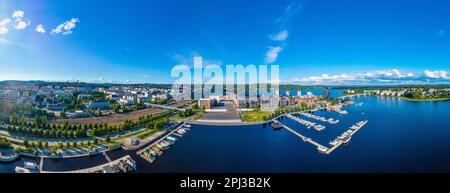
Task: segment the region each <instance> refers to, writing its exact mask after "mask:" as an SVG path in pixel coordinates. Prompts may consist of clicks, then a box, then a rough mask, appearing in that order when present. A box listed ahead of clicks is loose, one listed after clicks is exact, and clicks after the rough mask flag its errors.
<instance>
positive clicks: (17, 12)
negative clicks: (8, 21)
mask: <svg viewBox="0 0 450 193" xmlns="http://www.w3.org/2000/svg"><path fill="white" fill-rule="evenodd" d="M24 15H25V12H23V11H22V10H15V11H14V12H13V14H12V18H14V19H22V18H23V16H24Z"/></svg>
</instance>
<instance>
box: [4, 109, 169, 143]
mask: <svg viewBox="0 0 450 193" xmlns="http://www.w3.org/2000/svg"><path fill="white" fill-rule="evenodd" d="M172 113H173V112H172V111H166V112H163V113H160V114H156V115H149V116H141V117H139V118H138V120H136V121H131V120H126V121H125V122H124V123H123V124H122V125H118V126H112V125H108V124H106V123H102V124H97V123H95V124H92V123H89V124H77V125H76V124H69V123H68V122H64V124H47V125H45V127H41V128H36V127H34V128H33V127H32V126H36V125H35V123H32V122H25V123H23V124H22V125H19V126H7V127H6V128H3V127H0V129H1V130H6V131H10V132H14V133H17V134H20V135H24V136H31V137H43V138H56V139H61V138H64V139H77V138H86V137H88V136H97V137H98V136H103V135H109V134H113V133H119V132H122V131H126V130H130V129H132V128H135V127H138V126H140V125H146V124H147V126H149V125H150V126H151V128H156V127H161V128H162V127H164V125H165V124H167V123H168V122H169V120H168V119H167V117H168V116H169V115H170V114H172ZM88 131H90V133H88Z"/></svg>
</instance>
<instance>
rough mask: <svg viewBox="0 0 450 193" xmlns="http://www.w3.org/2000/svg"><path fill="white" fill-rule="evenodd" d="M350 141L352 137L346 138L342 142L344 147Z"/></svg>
mask: <svg viewBox="0 0 450 193" xmlns="http://www.w3.org/2000/svg"><path fill="white" fill-rule="evenodd" d="M351 139H352V137H347V138H345V139H344V141H343V142H342V143H343V144H344V145H348V144H349V143H350V140H351Z"/></svg>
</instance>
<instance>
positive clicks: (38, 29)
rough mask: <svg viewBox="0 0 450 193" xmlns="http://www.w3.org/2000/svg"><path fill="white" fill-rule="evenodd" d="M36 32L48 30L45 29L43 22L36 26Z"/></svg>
mask: <svg viewBox="0 0 450 193" xmlns="http://www.w3.org/2000/svg"><path fill="white" fill-rule="evenodd" d="M36 32H39V33H41V34H43V33H45V32H46V31H45V28H44V26H43V25H42V24H39V25H37V26H36Z"/></svg>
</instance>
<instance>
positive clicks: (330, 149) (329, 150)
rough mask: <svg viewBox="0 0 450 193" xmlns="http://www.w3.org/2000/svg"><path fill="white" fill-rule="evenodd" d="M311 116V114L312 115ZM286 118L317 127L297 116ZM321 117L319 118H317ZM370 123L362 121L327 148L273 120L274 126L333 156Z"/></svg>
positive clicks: (289, 115)
mask: <svg viewBox="0 0 450 193" xmlns="http://www.w3.org/2000/svg"><path fill="white" fill-rule="evenodd" d="M310 115H311V114H310ZM286 117H288V118H290V119H292V120H295V121H296V122H299V123H300V124H303V125H306V126H313V125H316V124H315V123H312V122H306V123H305V122H304V120H302V119H299V118H297V117H295V116H292V115H291V114H287V115H286ZM316 117H319V116H316ZM367 122H368V120H364V121H360V122H357V123H356V124H354V125H352V126H351V127H350V128H349V129H348V130H346V131H345V132H343V133H342V134H341V135H339V136H338V137H337V138H336V139H334V140H333V141H330V142H329V145H331V147H327V146H325V145H322V144H320V143H318V142H316V141H314V140H313V139H311V138H308V137H306V136H304V135H302V134H300V133H299V132H297V131H295V130H293V129H291V128H290V127H288V126H286V125H284V124H282V123H280V122H279V121H278V120H276V119H275V120H273V124H276V125H281V127H283V128H285V129H286V130H288V131H289V132H291V133H293V134H294V135H296V136H298V137H300V138H301V139H302V140H303V141H304V142H307V143H310V144H312V145H314V146H315V147H316V148H317V150H318V151H319V152H320V153H323V154H331V153H332V152H333V151H334V150H336V149H337V148H338V147H340V146H341V145H342V144H344V145H345V144H348V143H349V142H350V140H351V138H352V136H353V135H354V134H356V133H357V132H358V131H359V130H360V129H361V128H362V127H363V126H364V125H366V124H367Z"/></svg>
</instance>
